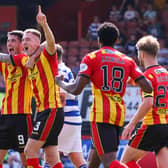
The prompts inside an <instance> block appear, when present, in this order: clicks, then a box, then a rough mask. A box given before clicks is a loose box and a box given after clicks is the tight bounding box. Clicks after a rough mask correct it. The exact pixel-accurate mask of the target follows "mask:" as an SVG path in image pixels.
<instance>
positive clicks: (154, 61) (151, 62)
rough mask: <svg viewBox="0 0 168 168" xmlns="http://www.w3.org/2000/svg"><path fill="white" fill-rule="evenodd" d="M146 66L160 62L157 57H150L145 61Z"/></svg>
mask: <svg viewBox="0 0 168 168" xmlns="http://www.w3.org/2000/svg"><path fill="white" fill-rule="evenodd" d="M144 64H145V68H147V67H150V66H153V65H158V62H157V60H156V59H149V60H146V61H145V63H144Z"/></svg>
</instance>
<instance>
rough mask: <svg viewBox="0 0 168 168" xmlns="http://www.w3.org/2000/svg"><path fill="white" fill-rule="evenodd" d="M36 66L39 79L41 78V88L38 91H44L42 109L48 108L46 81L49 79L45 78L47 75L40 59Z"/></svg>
mask: <svg viewBox="0 0 168 168" xmlns="http://www.w3.org/2000/svg"><path fill="white" fill-rule="evenodd" d="M37 68H38V70H39V74H40V79H41V81H42V85H43V90H40V92H43V93H44V109H48V108H49V87H48V83H49V82H50V81H48V80H47V77H46V75H47V74H45V71H44V67H43V65H42V63H41V60H39V61H38V63H37Z"/></svg>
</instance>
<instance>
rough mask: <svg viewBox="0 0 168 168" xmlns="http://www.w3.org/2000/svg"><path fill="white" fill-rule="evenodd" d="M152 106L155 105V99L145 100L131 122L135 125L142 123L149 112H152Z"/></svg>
mask: <svg viewBox="0 0 168 168" xmlns="http://www.w3.org/2000/svg"><path fill="white" fill-rule="evenodd" d="M152 105H153V98H152V97H148V98H144V100H143V102H142V104H141V105H140V107H139V109H138V111H137V112H136V114H135V115H134V116H133V118H132V119H131V121H130V122H131V123H133V124H134V125H136V124H137V123H138V122H139V121H141V120H142V119H143V118H144V117H145V115H146V114H147V113H148V112H149V110H151V108H152Z"/></svg>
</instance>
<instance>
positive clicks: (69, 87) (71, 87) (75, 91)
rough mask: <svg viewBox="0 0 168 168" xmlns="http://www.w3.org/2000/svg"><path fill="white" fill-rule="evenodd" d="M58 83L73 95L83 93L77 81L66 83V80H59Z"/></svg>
mask: <svg viewBox="0 0 168 168" xmlns="http://www.w3.org/2000/svg"><path fill="white" fill-rule="evenodd" d="M58 85H59V86H60V87H61V88H62V89H64V90H65V91H67V92H68V93H71V94H73V95H78V94H80V93H81V91H80V90H78V88H77V87H76V84H75V83H71V84H70V83H66V82H64V81H59V83H58Z"/></svg>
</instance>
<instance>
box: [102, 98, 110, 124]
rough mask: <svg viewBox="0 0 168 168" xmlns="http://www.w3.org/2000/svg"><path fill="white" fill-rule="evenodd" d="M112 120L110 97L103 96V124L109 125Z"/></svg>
mask: <svg viewBox="0 0 168 168" xmlns="http://www.w3.org/2000/svg"><path fill="white" fill-rule="evenodd" d="M109 118H110V102H109V99H108V97H106V96H103V122H105V123H109Z"/></svg>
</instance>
